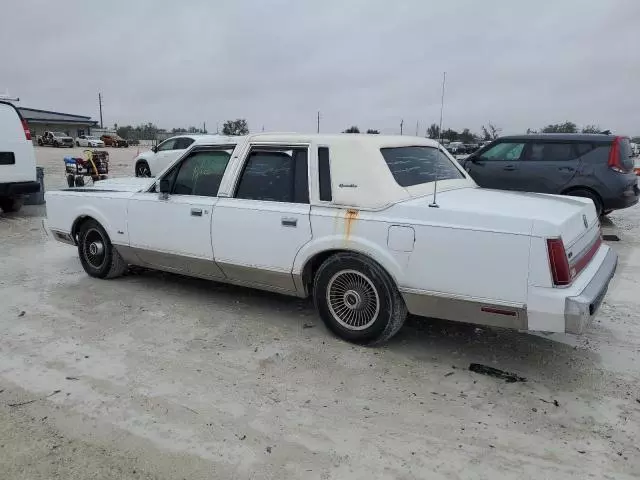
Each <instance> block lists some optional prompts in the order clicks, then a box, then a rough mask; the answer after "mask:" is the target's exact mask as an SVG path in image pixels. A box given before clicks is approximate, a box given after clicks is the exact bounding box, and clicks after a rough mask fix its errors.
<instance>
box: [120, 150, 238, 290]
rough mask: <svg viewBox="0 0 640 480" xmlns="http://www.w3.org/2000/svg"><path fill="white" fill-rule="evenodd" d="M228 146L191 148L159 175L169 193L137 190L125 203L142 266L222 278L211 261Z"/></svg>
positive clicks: (129, 226) (135, 249)
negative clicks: (214, 221)
mask: <svg viewBox="0 0 640 480" xmlns="http://www.w3.org/2000/svg"><path fill="white" fill-rule="evenodd" d="M230 156H231V150H230V149H224V148H218V149H216V148H202V149H194V150H193V151H192V152H191V153H190V154H189V155H188V156H187V157H185V158H184V159H183V160H182V161H181V162H180V163H179V164H177V165H175V166H174V167H173V168H172V169H171V170H170V171H168V172H167V174H166V175H165V176H164V177H163V178H165V179H168V180H169V183H170V193H169V195H168V196H167V197H166V198H162V197H161V196H160V195H159V194H158V193H156V192H144V193H137V194H135V195H134V196H133V197H132V198H131V199H130V200H129V204H128V216H127V218H128V228H129V246H130V247H131V248H132V249H133V252H134V253H135V254H136V255H137V256H138V258H139V259H140V260H141V262H143V263H145V264H146V265H149V266H152V267H156V268H160V269H164V270H171V271H176V272H180V273H185V274H188V275H194V276H200V277H206V278H220V277H223V276H224V275H223V273H222V271H221V270H220V268H218V266H217V265H216V264H215V262H214V259H213V248H212V245H211V219H212V215H213V209H214V206H215V204H216V202H217V201H218V198H217V196H216V195H217V194H218V188H219V186H220V182H221V181H222V176H223V174H224V171H225V169H226V166H227V163H228V161H229V158H230Z"/></svg>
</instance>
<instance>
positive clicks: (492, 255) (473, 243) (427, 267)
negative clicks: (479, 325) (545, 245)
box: [400, 225, 531, 304]
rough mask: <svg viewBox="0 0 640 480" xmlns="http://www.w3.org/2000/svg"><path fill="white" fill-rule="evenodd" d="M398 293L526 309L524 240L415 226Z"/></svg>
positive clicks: (527, 238)
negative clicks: (509, 304) (429, 294)
mask: <svg viewBox="0 0 640 480" xmlns="http://www.w3.org/2000/svg"><path fill="white" fill-rule="evenodd" d="M414 228H415V234H416V240H415V248H414V251H413V252H412V253H411V256H410V259H409V262H408V266H407V269H406V272H405V275H404V276H403V279H402V283H401V285H400V287H401V288H410V289H416V290H425V291H429V292H438V293H446V294H454V295H461V296H464V297H473V298H478V299H492V300H500V301H505V302H517V303H523V304H524V303H526V296H527V281H528V274H529V250H530V243H531V237H530V236H528V235H520V234H512V233H500V232H491V231H482V230H472V229H463V228H443V227H439V226H430V225H415V226H414Z"/></svg>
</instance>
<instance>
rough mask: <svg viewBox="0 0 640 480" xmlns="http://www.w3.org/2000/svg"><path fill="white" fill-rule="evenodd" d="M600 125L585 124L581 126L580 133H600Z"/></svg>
mask: <svg viewBox="0 0 640 480" xmlns="http://www.w3.org/2000/svg"><path fill="white" fill-rule="evenodd" d="M600 132H601V130H600V127H599V126H598V125H585V126H584V127H583V128H582V133H600Z"/></svg>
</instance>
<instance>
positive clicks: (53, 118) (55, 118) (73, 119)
mask: <svg viewBox="0 0 640 480" xmlns="http://www.w3.org/2000/svg"><path fill="white" fill-rule="evenodd" d="M17 108H18V110H19V111H20V113H21V114H22V116H23V117H24V119H25V120H26V121H27V123H70V124H79V125H90V126H96V125H98V122H97V121H95V120H91V117H87V116H84V115H73V114H71V113H61V112H52V111H49V110H38V109H36V108H25V107H17Z"/></svg>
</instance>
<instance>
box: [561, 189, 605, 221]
mask: <svg viewBox="0 0 640 480" xmlns="http://www.w3.org/2000/svg"><path fill="white" fill-rule="evenodd" d="M565 195H571V196H572V197H582V198H589V199H591V201H592V202H593V204H594V205H595V207H596V212H597V214H598V217H601V216H602V215H603V214H604V206H603V205H602V199H601V198H600V196H599V195H598V194H597V193H594V192H592V191H591V190H587V189H585V188H578V189H575V190H569V191H568V192H566V194H565Z"/></svg>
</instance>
